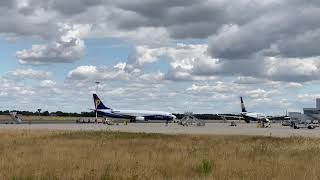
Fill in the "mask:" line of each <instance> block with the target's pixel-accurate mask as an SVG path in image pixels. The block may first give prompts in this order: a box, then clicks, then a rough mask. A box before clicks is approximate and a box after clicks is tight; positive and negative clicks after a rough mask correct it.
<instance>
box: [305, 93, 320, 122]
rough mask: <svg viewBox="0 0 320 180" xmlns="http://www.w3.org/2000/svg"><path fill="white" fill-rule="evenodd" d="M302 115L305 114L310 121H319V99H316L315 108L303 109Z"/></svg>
mask: <svg viewBox="0 0 320 180" xmlns="http://www.w3.org/2000/svg"><path fill="white" fill-rule="evenodd" d="M303 114H305V115H306V116H307V117H309V118H310V119H315V120H319V119H320V98H317V99H316V107H315V108H303Z"/></svg>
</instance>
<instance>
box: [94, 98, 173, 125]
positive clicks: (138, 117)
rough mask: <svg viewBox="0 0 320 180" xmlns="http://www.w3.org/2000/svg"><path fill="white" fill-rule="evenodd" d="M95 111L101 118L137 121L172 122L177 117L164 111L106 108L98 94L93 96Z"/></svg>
mask: <svg viewBox="0 0 320 180" xmlns="http://www.w3.org/2000/svg"><path fill="white" fill-rule="evenodd" d="M93 100H94V105H95V110H96V111H97V113H98V114H99V115H101V116H105V117H111V118H121V119H129V120H130V121H131V122H135V121H149V120H164V121H172V120H174V119H176V116H175V115H173V114H171V113H169V112H164V111H145V110H116V109H112V108H109V107H106V106H105V105H104V104H103V103H102V101H101V100H100V99H99V97H98V96H97V95H96V94H93Z"/></svg>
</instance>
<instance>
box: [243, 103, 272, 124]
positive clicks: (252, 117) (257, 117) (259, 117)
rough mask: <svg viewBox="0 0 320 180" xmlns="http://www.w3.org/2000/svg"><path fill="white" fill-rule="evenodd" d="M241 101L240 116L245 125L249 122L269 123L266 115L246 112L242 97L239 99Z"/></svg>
mask: <svg viewBox="0 0 320 180" xmlns="http://www.w3.org/2000/svg"><path fill="white" fill-rule="evenodd" d="M240 101H241V116H242V117H243V119H244V121H245V122H246V123H250V121H262V122H265V123H268V122H270V120H269V119H268V118H267V116H266V115H264V114H262V113H257V112H247V110H246V107H245V106H244V102H243V99H242V97H240Z"/></svg>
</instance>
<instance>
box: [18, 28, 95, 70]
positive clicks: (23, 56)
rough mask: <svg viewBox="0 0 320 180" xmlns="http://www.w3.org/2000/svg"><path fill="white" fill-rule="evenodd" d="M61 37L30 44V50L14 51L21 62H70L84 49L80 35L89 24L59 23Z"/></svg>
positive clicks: (80, 55)
mask: <svg viewBox="0 0 320 180" xmlns="http://www.w3.org/2000/svg"><path fill="white" fill-rule="evenodd" d="M60 26H62V27H61V28H60V32H62V35H61V37H60V38H59V39H58V40H57V41H55V42H51V43H50V44H42V45H32V48H31V49H30V50H22V51H18V52H17V53H16V56H17V57H18V58H19V59H20V60H19V62H20V63H21V64H31V65H41V64H51V63H71V62H74V61H77V60H79V59H80V58H81V57H82V56H83V55H84V53H85V52H84V51H85V44H84V41H83V40H82V39H80V38H81V37H82V36H84V35H85V34H87V33H88V32H89V31H90V28H91V26H90V25H87V24H85V25H79V24H77V25H73V26H69V25H66V24H63V25H60Z"/></svg>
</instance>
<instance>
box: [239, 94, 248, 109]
mask: <svg viewBox="0 0 320 180" xmlns="http://www.w3.org/2000/svg"><path fill="white" fill-rule="evenodd" d="M240 100H241V112H247V110H246V107H245V106H244V102H243V99H242V97H240Z"/></svg>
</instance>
